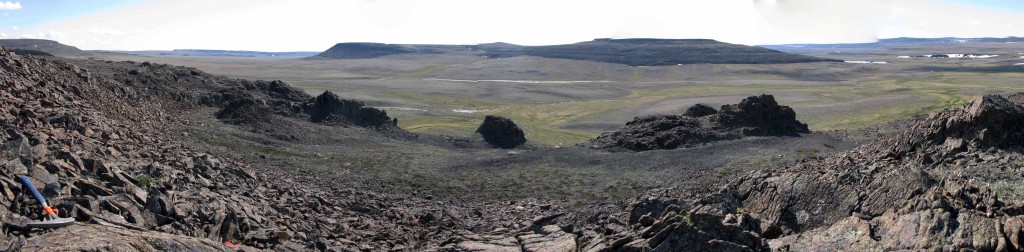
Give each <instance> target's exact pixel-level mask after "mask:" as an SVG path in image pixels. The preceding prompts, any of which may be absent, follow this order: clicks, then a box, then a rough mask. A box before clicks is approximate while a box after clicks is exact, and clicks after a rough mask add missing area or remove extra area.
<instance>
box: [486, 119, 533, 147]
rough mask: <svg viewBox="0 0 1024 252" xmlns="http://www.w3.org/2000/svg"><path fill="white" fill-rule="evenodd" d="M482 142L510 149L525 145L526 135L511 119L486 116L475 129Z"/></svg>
mask: <svg viewBox="0 0 1024 252" xmlns="http://www.w3.org/2000/svg"><path fill="white" fill-rule="evenodd" d="M476 133H480V135H482V136H483V137H484V141H485V142H487V143H488V144H491V145H493V146H495V147H499V148H505V149H511V148H515V147H518V146H520V145H523V144H524V143H526V134H524V133H523V130H522V129H520V128H519V126H517V125H516V123H515V122H512V120H511V119H508V118H504V117H500V116H494V115H488V116H487V117H485V118H484V122H483V123H481V124H480V127H479V128H477V129H476Z"/></svg>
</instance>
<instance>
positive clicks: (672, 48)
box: [473, 39, 838, 66]
mask: <svg viewBox="0 0 1024 252" xmlns="http://www.w3.org/2000/svg"><path fill="white" fill-rule="evenodd" d="M473 48H474V49H477V50H482V51H484V55H485V56H487V57H499V58H501V57H515V56H524V55H528V56H538V57H545V58H561V59H575V60H589V61H598V62H608V63H618V64H625V65H630V66H664V65H677V64H778V63H804V62H838V60H833V59H825V58H818V57H811V56H803V55H796V54H789V53H784V52H780V51H776V50H771V49H766V48H761V47H754V46H745V45H736V44H729V43H722V42H718V41H715V40H710V39H596V40H594V41H588V42H580V43H575V44H568V45H551V46H512V45H509V44H502V45H498V46H495V45H494V44H486V45H478V46H474V47H473Z"/></svg>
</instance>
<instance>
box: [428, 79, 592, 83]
mask: <svg viewBox="0 0 1024 252" xmlns="http://www.w3.org/2000/svg"><path fill="white" fill-rule="evenodd" d="M424 80H430V81H450V82H470V83H478V82H500V83H528V84H573V83H604V82H611V81H538V80H457V79H437V78H429V79H424Z"/></svg>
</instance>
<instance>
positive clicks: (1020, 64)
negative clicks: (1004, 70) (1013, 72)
mask: <svg viewBox="0 0 1024 252" xmlns="http://www.w3.org/2000/svg"><path fill="white" fill-rule="evenodd" d="M1013 65H1014V66H1024V63H1017V64H1013Z"/></svg>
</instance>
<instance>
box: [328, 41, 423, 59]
mask: <svg viewBox="0 0 1024 252" xmlns="http://www.w3.org/2000/svg"><path fill="white" fill-rule="evenodd" d="M415 52H416V49H413V48H409V47H406V46H402V45H392V44H382V43H338V44H336V45H334V46H333V47H331V48H330V49H327V51H324V52H322V53H320V54H317V55H316V56H315V57H319V58H332V59H367V58H376V57H382V56H388V55H395V54H404V53H415Z"/></svg>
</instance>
